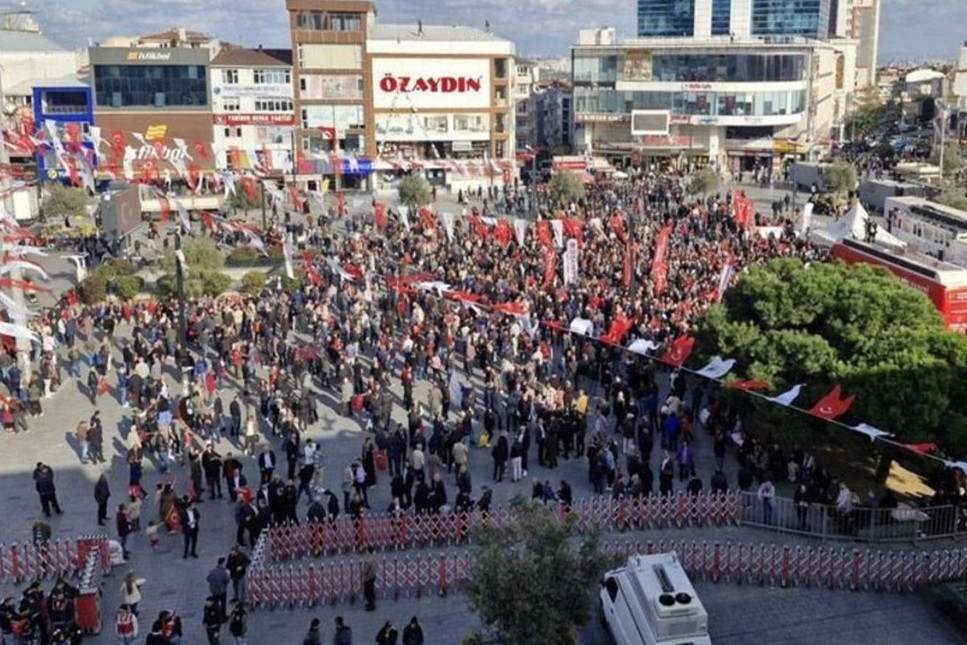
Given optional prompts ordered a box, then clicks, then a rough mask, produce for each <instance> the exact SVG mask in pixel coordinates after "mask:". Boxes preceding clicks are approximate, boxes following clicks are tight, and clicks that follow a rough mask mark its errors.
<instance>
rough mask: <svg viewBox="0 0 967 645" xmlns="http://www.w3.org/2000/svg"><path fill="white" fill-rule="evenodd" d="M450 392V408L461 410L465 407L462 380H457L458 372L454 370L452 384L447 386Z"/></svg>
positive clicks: (451, 378) (451, 375)
mask: <svg viewBox="0 0 967 645" xmlns="http://www.w3.org/2000/svg"><path fill="white" fill-rule="evenodd" d="M447 389H448V391H449V393H450V409H451V410H459V409H460V408H462V407H463V387H461V386H460V381H459V380H457V373H456V372H453V373H451V374H450V384H449V387H448V388H447Z"/></svg>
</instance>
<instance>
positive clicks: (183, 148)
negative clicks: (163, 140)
mask: <svg viewBox="0 0 967 645" xmlns="http://www.w3.org/2000/svg"><path fill="white" fill-rule="evenodd" d="M172 141H174V143H175V147H176V148H178V152H180V153H181V154H180V157H181V158H182V159H187V160H188V161H194V160H195V159H194V158H193V157H192V156H191V152H190V151H189V150H188V144H187V143H185V140H184V139H178V138H177V137H176V138H173V139H172Z"/></svg>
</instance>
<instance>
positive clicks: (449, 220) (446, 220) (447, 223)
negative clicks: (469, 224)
mask: <svg viewBox="0 0 967 645" xmlns="http://www.w3.org/2000/svg"><path fill="white" fill-rule="evenodd" d="M443 230H445V231H446V232H447V239H449V240H450V241H451V242H452V241H453V213H444V214H443Z"/></svg>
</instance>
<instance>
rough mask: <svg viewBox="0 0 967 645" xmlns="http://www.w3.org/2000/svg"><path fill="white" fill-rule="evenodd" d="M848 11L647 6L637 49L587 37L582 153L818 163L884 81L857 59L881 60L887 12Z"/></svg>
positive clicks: (759, 1) (790, 3) (579, 135)
mask: <svg viewBox="0 0 967 645" xmlns="http://www.w3.org/2000/svg"><path fill="white" fill-rule="evenodd" d="M845 3H846V0H639V1H638V34H639V38H638V39H636V40H632V41H627V42H621V43H619V42H617V41H616V39H615V32H614V30H613V29H598V30H583V31H582V32H581V35H580V39H579V43H578V44H577V45H576V46H574V47H572V50H571V54H572V80H573V84H574V101H575V110H574V112H575V121H576V125H577V131H576V135H575V138H576V140H577V147H578V148H579V149H583V150H585V151H586V150H589V149H590V150H593V151H594V152H595V153H601V154H606V155H608V156H612V157H617V158H618V160H623V161H624V162H630V161H633V160H635V159H641V158H642V157H665V158H670V157H679V156H685V157H692V158H696V160H699V161H701V160H704V161H710V162H713V163H715V164H717V165H719V166H720V167H728V168H731V169H735V170H737V169H740V168H748V167H751V166H754V165H756V164H758V165H768V164H770V163H774V162H777V161H778V160H781V159H783V158H786V157H802V156H805V155H807V154H809V153H811V152H813V151H816V152H817V153H818V152H819V151H820V150H821V148H822V147H823V146H825V144H827V143H828V142H830V141H831V135H832V133H833V129H834V127H835V126H837V125H839V124H840V123H842V121H843V119H844V117H845V114H846V112H847V111H848V110H849V109H850V108H851V106H852V104H853V101H852V97H853V95H854V94H855V92H856V88H857V85H856V83H857V82H858V81H861V82H862V83H863V84H864V85H862V86H865V84H867V83H869V82H870V80H871V79H873V78H874V77H875V72H873V73H870V72H869V70H868V69H866V68H864V69H859V68H858V61H859V58H860V52H866V54H864V55H867V54H869V52H870V51H872V52H874V53H875V46H876V45H875V42H876V38H877V35H878V26H877V24H876V20H878V17H879V4H878V2H877V0H857V2H856V4H857V7H856V9H858V11H853V7H852V5H849V6H847V5H846V4H845ZM859 9H862V10H859ZM871 21H872V22H871ZM871 48H872V49H871ZM873 61H874V64H873V66H874V67H875V57H874V58H873ZM868 63H869V60H866V61H865V62H864V65H867V66H868Z"/></svg>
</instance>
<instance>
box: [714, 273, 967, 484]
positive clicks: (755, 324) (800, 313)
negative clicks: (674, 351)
mask: <svg viewBox="0 0 967 645" xmlns="http://www.w3.org/2000/svg"><path fill="white" fill-rule="evenodd" d="M696 351H697V353H698V354H699V355H700V356H703V357H705V358H707V357H710V356H712V355H715V354H718V355H722V356H728V357H729V358H734V359H736V361H737V364H738V365H740V366H742V368H743V369H744V371H745V374H743V375H736V376H737V377H739V378H753V379H761V380H766V381H768V382H770V383H771V384H772V385H773V390H774V391H776V392H780V391H784V390H785V389H786V388H788V387H791V386H792V385H794V384H797V383H804V384H806V385H807V387H806V388H805V389H804V391H803V393H802V394H801V395H800V396H801V397H802V400H805V401H816V400H818V399H819V398H820V397H821V396H823V395H824V394H826V392H828V391H829V389H830V387H831V386H832V385H833V384H837V383H839V384H842V386H843V390H844V392H846V393H848V394H855V395H856V400H855V403H854V404H853V407H852V408H851V409H850V411H849V412H848V417H847V418H848V419H852V420H854V421H856V422H859V421H863V422H866V423H869V424H871V425H874V426H876V427H878V428H882V429H884V430H886V431H888V432H892V433H895V435H896V436H897V438H899V439H900V440H903V441H909V442H920V441H932V442H937V443H939V444H940V445H941V446H943V447H945V448H947V449H949V450H950V451H951V452H952V453H954V454H958V455H962V454H964V453H965V452H967V437H964V436H961V435H959V434H958V433H956V432H954V431H953V428H954V427H962V425H959V422H958V423H954V422H951V419H953V418H954V415H960V407H959V406H960V405H961V403H960V402H961V401H963V400H964V399H963V398H962V397H963V396H965V395H967V385H965V383H964V381H965V379H964V377H965V376H967V338H965V337H964V336H963V335H960V334H955V333H952V332H948V331H947V330H946V329H944V327H943V321H942V318H941V317H940V314H939V313H937V311H936V309H935V308H934V306H933V304H932V303H931V302H930V301H929V300H928V299H927V298H926V297H925V296H924V295H922V294H920V293H919V292H917V291H915V290H913V289H910V288H909V287H906V286H905V285H903V284H902V283H901V282H900V281H899V280H898V279H896V278H895V277H894V276H893V275H892V274H890V273H889V272H887V271H886V270H885V269H880V268H875V267H871V266H867V265H857V266H852V267H847V266H845V265H843V264H838V263H837V264H831V263H827V264H823V263H809V264H804V263H802V262H801V261H799V260H795V259H782V260H774V261H772V262H769V263H768V264H765V265H762V266H759V267H756V268H754V269H752V270H751V271H750V272H749V273H748V274H746V275H745V276H743V277H742V279H741V280H740V281H739V283H738V284H737V285H736V286H735V288H733V289H731V290H729V291H728V292H727V293H726V295H725V298H724V300H723V302H722V303H721V304H720V305H715V306H713V307H712V308H711V309H710V310H709V312H708V314H707V315H706V316H705V318H704V319H703V320H702V322H701V323H700V326H699V330H698V333H697V350H696ZM748 400H749V401H751V399H748ZM752 411H753V412H754V413H756V414H760V415H762V416H764V417H765V418H766V419H769V415H775V414H787V413H786V411H785V410H782V409H781V408H778V409H777V408H776V406H771V405H763V406H759V405H758V404H754V405H753V410H752ZM771 420H772V421H776V419H775V418H772V419H771ZM796 423H797V422H789V419H786V420H783V421H781V422H777V423H776V430H778V431H780V432H784V431H785V430H786V429H791V431H795V430H796V428H795V425H796ZM809 428H812V430H813V432H811V433H810V435H809V439H810V441H812V442H815V441H817V436H818V435H816V434H815V432H814V431H815V426H808V427H805V428H803V427H800V428H799V429H800V430H803V429H809ZM794 440H799V437H795V438H794ZM883 474H884V475H885V473H883Z"/></svg>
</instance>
